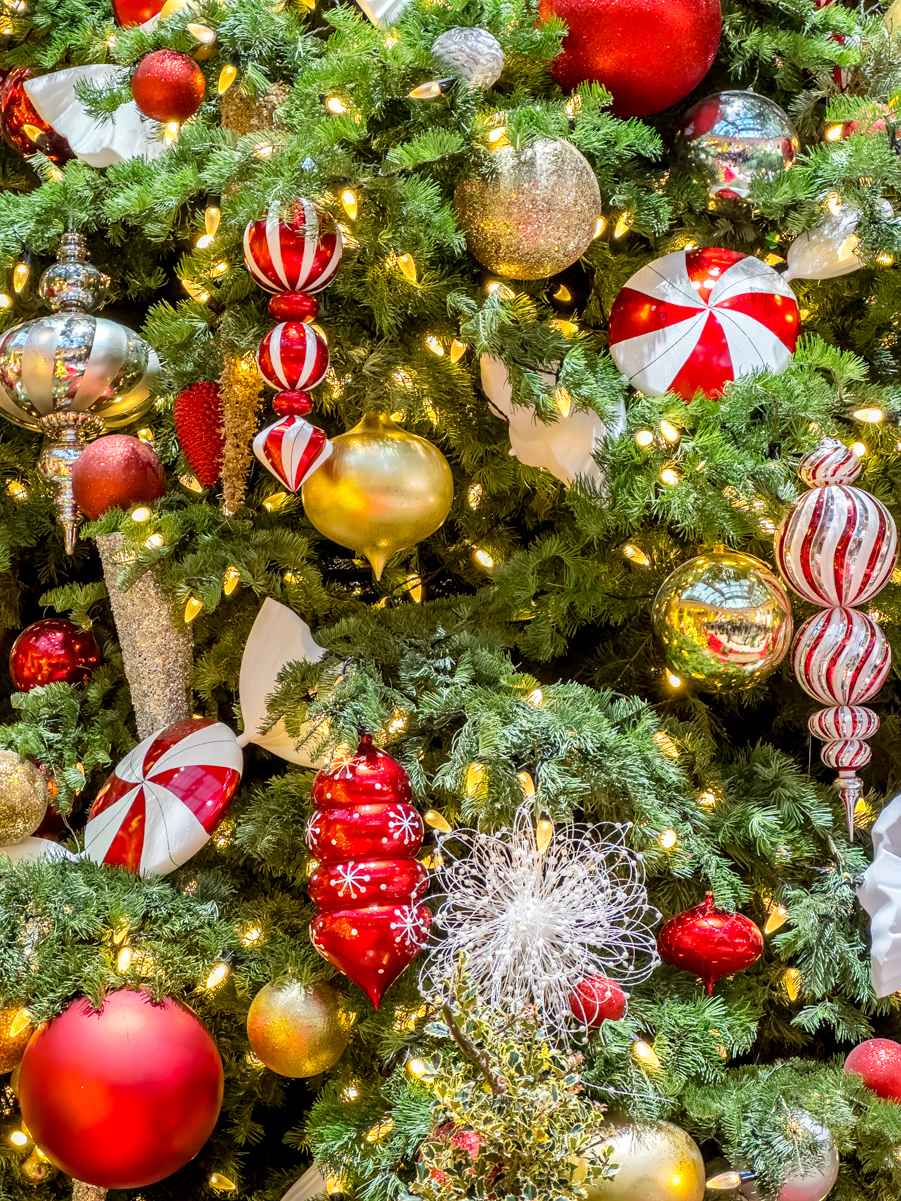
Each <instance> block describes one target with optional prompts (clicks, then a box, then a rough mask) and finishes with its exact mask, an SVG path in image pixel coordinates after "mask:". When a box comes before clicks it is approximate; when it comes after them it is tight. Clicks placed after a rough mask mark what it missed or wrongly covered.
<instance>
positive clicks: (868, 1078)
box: [845, 1038, 901, 1101]
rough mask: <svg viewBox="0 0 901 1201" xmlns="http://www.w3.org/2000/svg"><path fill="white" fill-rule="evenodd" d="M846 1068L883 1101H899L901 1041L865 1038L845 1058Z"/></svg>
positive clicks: (900, 1097) (900, 1092)
mask: <svg viewBox="0 0 901 1201" xmlns="http://www.w3.org/2000/svg"><path fill="white" fill-rule="evenodd" d="M845 1071H846V1072H853V1073H854V1075H855V1076H860V1078H861V1080H863V1082H864V1084H865V1085H866V1086H867V1088H868V1089H869V1090H870V1092H873V1093H875V1094H876V1096H877V1097H883V1098H884V1099H885V1100H886V1101H901V1043H896V1042H895V1041H894V1040H893V1039H891V1038H868V1039H867V1041H866V1042H863V1043H861V1044H860V1046H858V1047H855V1048H854V1050H853V1051H852V1052H851V1054H850V1055H849V1056H848V1058H847V1059H846V1060H845Z"/></svg>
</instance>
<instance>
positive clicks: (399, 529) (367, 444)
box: [302, 413, 454, 580]
mask: <svg viewBox="0 0 901 1201" xmlns="http://www.w3.org/2000/svg"><path fill="white" fill-rule="evenodd" d="M302 495H303V505H304V509H305V511H306V514H307V517H309V519H310V521H311V522H312V523H313V525H314V526H315V527H316V529H317V530H318V531H319V532H320V534H324V535H325V537H326V538H331V539H332V541H333V542H339V543H340V544H341V545H342V546H347V547H350V548H351V549H352V550H355V551H357V552H358V553H360V554H363V555H365V556H366V558H367V559H368V560H369V562H370V564H371V565H372V570H373V572H374V574H375V578H376V579H377V580H378V579H381V575H382V572H383V571H384V569H385V564H386V563H387V562H388V560H389V559H390V558H391V557H392V556H393V555H396V554H397V553H398V551H401V550H407V549H408V548H409V547H411V546H415V545H416V543H417V542H421V541H422V539H423V538H428V536H429V535H430V534H434V532H435V531H436V530H437V529H438V528H439V527H440V526H441V525H443V524H444V519H445V518H446V517H447V515H448V513H449V512H450V507H451V503H452V502H453V499H454V479H453V476H452V474H451V469H450V467H449V466H448V462H447V459H445V457H444V455H443V454H442V453H441V451H440V450H439V449H438V448H437V446H433V445H432V443H431V442H428V441H427V440H426V439H425V438H420V437H419V436H418V435H417V434H411V433H408V432H407V430H405V429H401V427H400V426H399V425H395V423H394V422H393V421H392V420H391V418H390V417H389V416H387V414H385V413H367V414H366V415H365V416H364V417H363V419H362V420H361V421H360V422H358V424H357V425H355V426H354V427H353V429H351V430H348V431H347V433H346V434H339V435H338V437H337V438H333V439H332V454H331V457H330V458H328V459H327V460H326V462H325V463H323V465H322V466H321V467H320V468H319V469H318V471H315V472H314V473H313V475H311V476H310V477H309V479H308V480H307V482H306V483H305V484H304V486H303V492H302Z"/></svg>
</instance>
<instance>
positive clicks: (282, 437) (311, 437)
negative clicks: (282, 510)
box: [253, 415, 332, 492]
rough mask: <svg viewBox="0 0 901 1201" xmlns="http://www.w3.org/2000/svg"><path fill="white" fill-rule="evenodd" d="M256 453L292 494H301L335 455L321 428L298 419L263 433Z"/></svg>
mask: <svg viewBox="0 0 901 1201" xmlns="http://www.w3.org/2000/svg"><path fill="white" fill-rule="evenodd" d="M253 453H254V454H255V455H256V457H257V458H258V459H259V460H260V462H261V463H262V464H263V466H264V467H265V468H266V469H267V470H268V471H271V472H272V474H273V475H274V476H275V478H276V479H277V480H280V481H281V483H282V484H284V486H285V487H286V488H287V489H288V491H289V492H297V491H298V490H299V489H300V487H301V485H302V484H303V482H304V480H305V479H307V478H308V477H309V476H311V475H312V474H313V472H314V471H317V470H318V469H319V468H320V467H321V466H322V464H323V463H324V462H325V461H326V459H327V458H328V457H329V455H330V454H331V453H332V444H331V442H330V441H329V439H328V438H327V437H326V436H325V434H324V433H323V432H322V430H321V429H319V427H318V426H315V425H311V424H310V422H309V421H304V419H303V417H299V416H296V415H295V416H288V417H280V418H279V419H278V421H276V422H274V423H273V424H272V425H269V426H267V427H266V429H264V430H260V432H259V433H258V434H257V436H256V437H255V438H254V440H253Z"/></svg>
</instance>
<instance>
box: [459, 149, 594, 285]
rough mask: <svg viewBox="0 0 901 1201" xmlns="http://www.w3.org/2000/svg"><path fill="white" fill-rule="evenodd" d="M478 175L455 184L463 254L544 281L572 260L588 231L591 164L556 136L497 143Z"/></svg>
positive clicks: (502, 270)
mask: <svg viewBox="0 0 901 1201" xmlns="http://www.w3.org/2000/svg"><path fill="white" fill-rule="evenodd" d="M488 167H490V168H491V170H490V171H488V170H487V169H486V172H485V174H480V175H472V176H470V177H469V178H467V179H464V180H463V181H462V183H460V184H459V185H458V187H457V191H456V195H455V197H454V202H455V205H456V209H457V220H458V221H459V223H460V226H461V228H462V230H463V232H464V234H465V235H466V243H467V245H468V247H469V251H470V254H472V255H473V257H474V258H476V259H478V261H479V262H480V263H481V264H482V266H483V267H487V269H488V270H489V271H493V272H494V273H495V274H496V275H503V276H506V277H507V278H509V279H543V278H544V277H545V276H549V275H556V274H557V273H558V272H560V271H563V270H565V269H566V268H567V267H570V266H572V264H573V263H575V262H576V261H577V260H578V259H580V258H581V257H582V255H583V254H584V253H585V251H586V250H587V249H588V247H589V245H590V244H591V242H592V240H593V239H594V236H595V228H596V225H597V219H598V216H599V215H600V212H601V193H600V189H599V188H598V181H597V179H596V177H595V174H594V171H593V170H592V169H591V164H590V163H589V162H588V160H587V159H586V158H585V156H584V155H583V154H581V153H580V151H578V150H577V149H576V148H575V146H573V145H571V144H570V143H569V142H565V141H563V140H562V139H560V138H539V139H538V140H537V141H535V142H532V143H531V144H530V145H528V146H524V147H521V148H516V147H514V146H503V147H501V149H499V150H496V151H495V152H494V153H493V154H492V155H491V159H490V162H489V164H488Z"/></svg>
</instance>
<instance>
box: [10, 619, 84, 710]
mask: <svg viewBox="0 0 901 1201" xmlns="http://www.w3.org/2000/svg"><path fill="white" fill-rule="evenodd" d="M100 658H101V656H100V647H99V646H98V645H97V639H96V638H95V637H94V635H93V634H92V633H91V631H90V630H83V629H81V627H80V626H77V625H75V624H74V622H71V621H69V620H67V618H65V617H45V618H43V620H41V621H36V622H34V623H33V624H32V625H30V626H27V627H26V628H25V629H24V630H23V631H22V633H21V634H20V635H19V637H18V638H17V639H16V640H15V642H14V643H13V645H12V650H11V651H10V652H9V674H10V676H11V677H12V682H13V686H14V687H15V689H16V691H18V692H30V691H31V689H32V688H40V687H42V686H43V685H44V684H83V683H84V682H85V680H87V679H88V677H89V676H90V674H91V672H92V671H93V670H94V668H95V667H96V666H97V664H98V663H99V662H100Z"/></svg>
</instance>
